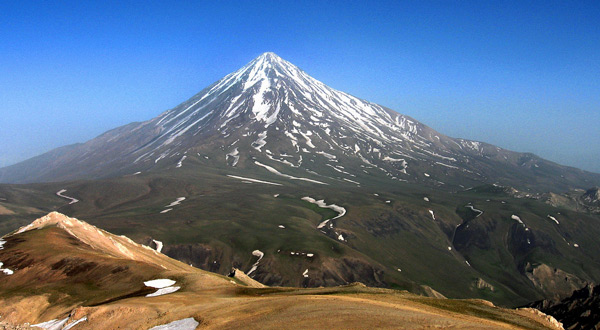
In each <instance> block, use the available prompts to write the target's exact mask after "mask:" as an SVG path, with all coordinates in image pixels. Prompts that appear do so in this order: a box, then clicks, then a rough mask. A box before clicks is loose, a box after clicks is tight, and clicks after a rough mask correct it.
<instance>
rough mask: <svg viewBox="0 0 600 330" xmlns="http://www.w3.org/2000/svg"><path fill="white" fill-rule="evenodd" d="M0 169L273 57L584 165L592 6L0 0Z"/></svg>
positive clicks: (495, 139)
mask: <svg viewBox="0 0 600 330" xmlns="http://www.w3.org/2000/svg"><path fill="white" fill-rule="evenodd" d="M0 17H1V19H0V141H1V143H0V166H5V165H9V164H12V163H15V162H17V161H20V160H24V159H26V158H29V157H32V156H35V155H37V154H40V153H42V152H45V151H48V150H50V149H52V148H55V147H59V146H62V145H66V144H71V143H75V142H84V141H86V140H89V139H91V138H93V137H95V136H97V135H99V134H101V133H102V132H104V131H106V130H108V129H111V128H114V127H117V126H120V125H124V124H126V123H129V122H132V121H143V120H147V119H150V118H152V117H155V116H156V115H158V114H159V113H161V112H162V111H164V110H167V109H170V108H172V107H175V106H176V105H177V104H179V103H180V102H183V101H185V100H186V99H187V98H188V97H190V96H192V95H193V94H195V93H196V92H198V91H200V90H201V89H203V88H204V87H206V86H207V85H209V84H211V83H212V82H214V81H216V80H218V79H219V78H221V77H222V76H224V75H226V74H228V73H230V72H232V71H234V70H236V69H238V68H239V67H241V66H243V65H244V64H246V63H247V62H249V61H250V60H252V59H253V58H254V57H256V56H258V55H259V54H261V53H263V52H265V51H273V52H275V53H277V54H278V55H280V56H281V57H283V58H284V59H286V60H288V61H290V62H292V63H294V64H296V65H297V66H299V67H300V68H302V69H303V70H305V71H306V72H307V73H308V74H310V75H312V76H313V77H315V78H317V79H319V80H321V81H323V82H324V83H326V84H328V85H329V86H331V87H333V88H336V89H339V90H343V91H346V92H348V93H351V94H353V95H355V96H358V97H361V98H364V99H367V100H369V101H372V102H375V103H379V104H382V105H385V106H387V107H389V108H392V109H394V110H396V111H398V112H400V113H403V114H406V115H409V116H412V117H414V118H415V119H417V120H419V121H421V122H423V123H425V124H427V125H429V126H431V127H433V128H434V129H436V130H438V131H440V132H441V133H444V134H447V135H450V136H453V137H462V138H468V139H474V140H479V141H484V142H489V143H492V144H496V145H498V146H500V147H504V148H508V149H511V150H515V151H527V152H533V153H536V154H538V155H540V156H542V157H544V158H547V159H550V160H553V161H556V162H559V163H561V164H565V165H572V166H576V167H579V168H583V169H587V170H592V171H595V172H600V127H599V126H600V24H599V23H598V22H600V2H598V1H450V0H448V1H390V2H386V1H373V2H369V1H239V2H225V1H194V2H184V1H179V2H169V1H156V2H154V1H115V2H109V1H102V2H100V1H98V2H93V1H73V2H58V1H56V2H51V1H47V2H43V1H31V2H27V1H12V2H9V1H3V2H0Z"/></svg>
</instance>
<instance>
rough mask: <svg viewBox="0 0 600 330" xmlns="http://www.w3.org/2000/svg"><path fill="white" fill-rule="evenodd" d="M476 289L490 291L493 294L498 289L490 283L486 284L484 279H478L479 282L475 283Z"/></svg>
mask: <svg viewBox="0 0 600 330" xmlns="http://www.w3.org/2000/svg"><path fill="white" fill-rule="evenodd" d="M475 287H476V288H477V289H480V290H481V289H489V290H491V291H492V292H494V291H495V290H496V288H494V286H493V285H491V284H490V283H488V282H486V281H485V280H484V279H482V278H478V279H477V281H475Z"/></svg>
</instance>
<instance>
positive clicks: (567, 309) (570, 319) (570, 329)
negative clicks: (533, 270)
mask: <svg viewBox="0 0 600 330" xmlns="http://www.w3.org/2000/svg"><path fill="white" fill-rule="evenodd" d="M530 306H531V307H534V308H537V309H539V310H541V311H542V312H544V313H546V314H550V315H552V316H554V317H555V318H556V319H558V321H560V322H562V324H563V326H564V328H565V329H567V330H578V329H600V313H598V311H600V287H599V286H594V285H588V286H586V287H584V288H582V289H580V290H577V291H575V292H573V294H572V295H571V296H570V297H568V298H565V299H563V300H560V301H557V300H541V301H537V302H535V303H533V304H531V305H530Z"/></svg>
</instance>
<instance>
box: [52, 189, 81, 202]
mask: <svg viewBox="0 0 600 330" xmlns="http://www.w3.org/2000/svg"><path fill="white" fill-rule="evenodd" d="M65 192H67V189H61V190H60V191H57V192H56V195H57V196H59V197H62V198H66V199H69V200H71V202H70V203H69V205H71V204H75V203H77V202H79V200H78V199H76V198H73V197H69V196H66V195H63V193H65Z"/></svg>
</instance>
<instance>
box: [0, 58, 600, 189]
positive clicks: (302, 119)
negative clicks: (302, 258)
mask: <svg viewBox="0 0 600 330" xmlns="http://www.w3.org/2000/svg"><path fill="white" fill-rule="evenodd" d="M191 164H195V165H198V164H202V165H204V166H216V167H223V166H229V167H231V168H232V170H235V171H236V173H237V172H242V171H244V170H252V171H254V170H257V169H259V170H262V171H263V172H264V174H265V175H266V176H271V177H275V176H279V177H280V178H279V179H281V177H285V178H287V179H290V178H294V179H300V180H301V181H308V182H312V183H319V184H336V183H344V184H353V185H361V184H363V183H365V182H368V181H372V180H374V179H377V180H395V181H408V182H418V183H423V184H426V185H432V186H438V187H449V188H452V187H455V188H456V187H459V186H463V187H465V186H472V185H477V184H481V183H499V184H503V185H510V186H516V187H519V188H527V189H532V190H538V191H542V190H566V189H569V188H573V187H579V188H588V187H590V186H593V185H598V184H600V175H597V174H593V173H587V172H584V171H581V170H577V169H573V168H568V167H564V166H560V165H558V164H555V163H552V162H549V161H546V160H543V159H541V158H539V157H537V156H535V155H532V154H524V153H517V152H511V151H508V150H504V149H501V148H498V147H495V146H492V145H489V144H485V143H481V142H476V141H469V140H464V139H455V138H450V137H448V136H445V135H443V134H441V133H438V132H436V131H435V130H433V129H431V128H430V127H427V126H426V125H423V124H421V123H419V122H418V121H416V120H414V119H412V118H410V117H407V116H404V115H401V114H399V113H397V112H395V111H393V110H390V109H388V108H385V107H383V106H380V105H377V104H374V103H370V102H368V101H365V100H362V99H359V98H356V97H354V96H352V95H349V94H347V93H344V92H341V91H338V90H335V89H333V88H331V87H329V86H327V85H325V84H323V83H322V82H320V81H318V80H316V79H314V78H312V77H311V76H309V75H308V74H306V73H305V72H304V71H302V70H301V69H299V68H298V67H296V66H295V65H293V64H291V63H290V62H288V61H286V60H284V59H282V58H281V57H279V56H277V55H276V54H274V53H264V54H262V55H260V56H258V57H257V58H255V59H254V60H252V61H251V62H250V63H248V64H247V65H245V66H244V67H242V68H241V69H239V70H237V71H235V72H233V73H231V74H229V75H227V76H225V77H224V78H222V79H221V80H219V81H217V82H216V83H214V84H212V85H211V86H209V87H207V88H205V89H204V90H202V91H201V92H200V93H198V94H196V95H194V96H193V97H191V98H190V99H189V100H187V101H185V102H184V103H182V104H180V105H179V106H177V107H175V108H173V109H171V110H168V111H166V112H164V113H162V114H161V115H159V116H158V117H156V118H154V119H152V120H149V121H146V122H142V123H131V124H129V125H125V126H123V127H120V128H117V129H114V130H111V131H109V132H106V133H104V134H102V135H100V136H98V137H97V138H95V139H92V140H90V141H88V142H86V143H84V144H76V145H71V146H66V147H62V148H58V149H55V150H52V151H50V152H48V153H46V154H43V155H41V156H38V157H35V158H32V159H30V160H27V161H24V162H22V163H19V164H16V165H13V166H10V167H7V168H3V169H0V182H7V183H26V182H39V181H62V180H73V179H96V178H104V177H114V176H119V175H127V174H132V173H137V172H144V171H155V170H161V169H165V168H179V167H182V166H189V165H191Z"/></svg>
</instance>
